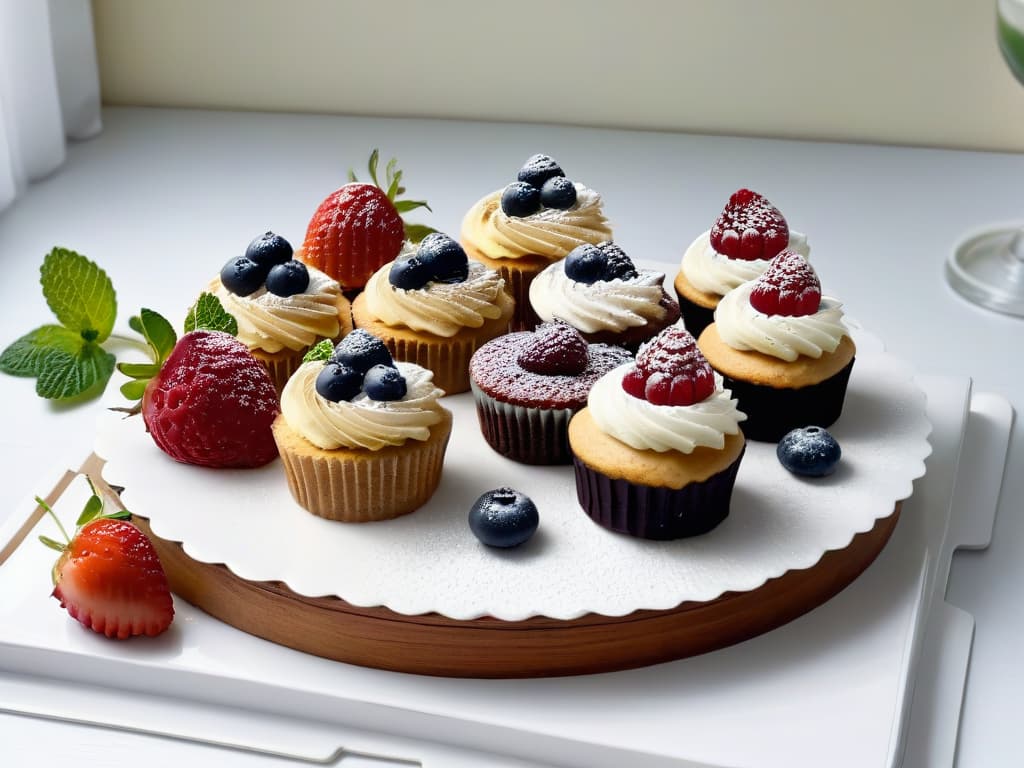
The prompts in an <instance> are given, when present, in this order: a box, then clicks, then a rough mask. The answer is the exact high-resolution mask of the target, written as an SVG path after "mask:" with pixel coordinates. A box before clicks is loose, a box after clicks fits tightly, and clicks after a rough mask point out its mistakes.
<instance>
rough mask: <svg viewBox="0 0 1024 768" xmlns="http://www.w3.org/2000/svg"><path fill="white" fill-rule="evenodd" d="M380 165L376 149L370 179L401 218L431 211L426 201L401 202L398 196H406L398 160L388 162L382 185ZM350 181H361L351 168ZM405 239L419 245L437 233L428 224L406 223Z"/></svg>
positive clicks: (349, 172)
mask: <svg viewBox="0 0 1024 768" xmlns="http://www.w3.org/2000/svg"><path fill="white" fill-rule="evenodd" d="M379 164H380V151H379V150H377V149H374V150H373V151H372V152H371V153H370V162H369V163H368V164H367V169H368V170H369V171H370V179H371V180H372V181H373V183H374V184H375V185H376V186H377V187H379V188H380V189H382V190H384V194H386V195H387V197H388V200H390V201H391V204H392V205H394V206H395V210H396V211H398V214H399V215H400V216H404V214H406V213H408V212H409V211H414V210H416V209H417V208H426V209H427V210H428V211H430V210H431V208H430V206H429V205H427V201H426V200H399V199H398V196H399V195H402V194H405V187H403V186H402V171H400V170H399V169H398V168H397V165H398V160H397V159H396V158H394V157H392V158H391V159H390V160H388V164H387V165H386V166H385V168H384V183H383V184H381V182H380V179H379V178H378V177H377V166H378V165H379ZM348 180H349V181H352V182H357V181H359V179H358V178H357V177H356V174H355V172H354V171H353V170H352V169H351V168H350V169H349V171H348ZM403 224H404V228H405V238H406V240H409V241H411V242H413V243H418V242H419V241H420V240H422V239H423V238H424V237H426V236H427V235H429V234H430V233H431V232H437V230H436V229H434V228H433V227H428V226H427V225H426V224H410V223H408V222H404V221H403Z"/></svg>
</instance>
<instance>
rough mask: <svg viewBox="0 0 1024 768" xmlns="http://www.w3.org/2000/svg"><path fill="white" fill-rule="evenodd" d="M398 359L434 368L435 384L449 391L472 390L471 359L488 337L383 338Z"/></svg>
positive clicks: (455, 392) (447, 392) (447, 393)
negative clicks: (427, 339)
mask: <svg viewBox="0 0 1024 768" xmlns="http://www.w3.org/2000/svg"><path fill="white" fill-rule="evenodd" d="M381 340H382V341H383V342H384V344H385V345H386V346H387V348H388V350H389V351H390V352H391V356H392V357H394V358H395V360H403V361H405V362H407V363H416V365H419V366H421V367H423V368H427V369H429V370H431V371H433V372H434V384H435V385H437V386H438V387H440V388H441V389H443V390H444V393H445V394H446V395H456V394H458V393H460V392H467V391H469V359H470V358H471V357H472V356H473V353H474V352H476V350H477V347H479V346H480V345H481V344H483V343H484V342H485V341H487V340H486V339H484V340H480V339H476V338H468V339H457V338H452V339H438V340H436V341H435V340H430V341H419V340H412V339H402V338H393V337H382V339H381Z"/></svg>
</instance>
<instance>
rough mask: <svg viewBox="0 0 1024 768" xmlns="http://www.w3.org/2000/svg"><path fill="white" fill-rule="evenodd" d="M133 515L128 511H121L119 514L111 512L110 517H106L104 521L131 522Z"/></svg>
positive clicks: (118, 511)
mask: <svg viewBox="0 0 1024 768" xmlns="http://www.w3.org/2000/svg"><path fill="white" fill-rule="evenodd" d="M131 517H132V513H131V512H129V511H128V510H127V509H119V510H117V512H111V513H110V514H109V515H104V516H103V519H104V520H130V519H131Z"/></svg>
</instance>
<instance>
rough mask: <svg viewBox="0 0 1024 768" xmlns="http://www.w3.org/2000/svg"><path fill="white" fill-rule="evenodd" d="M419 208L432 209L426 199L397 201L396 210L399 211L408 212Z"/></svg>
mask: <svg viewBox="0 0 1024 768" xmlns="http://www.w3.org/2000/svg"><path fill="white" fill-rule="evenodd" d="M417 208H426V209H427V210H428V211H430V210H431V209H430V206H429V205H427V201H426V200H399V201H398V202H396V203H395V210H396V211H398V212H399V213H408V212H409V211H414V210H416V209H417ZM431 212H433V211H431Z"/></svg>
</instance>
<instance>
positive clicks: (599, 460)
mask: <svg viewBox="0 0 1024 768" xmlns="http://www.w3.org/2000/svg"><path fill="white" fill-rule="evenodd" d="M743 418H744V416H743V414H742V413H741V412H740V411H739V410H737V407H736V401H735V400H734V399H732V397H731V396H730V392H729V390H728V389H725V388H723V386H722V379H721V377H720V376H718V375H716V374H715V373H714V371H712V369H711V366H710V365H708V362H707V360H705V359H704V356H703V355H701V353H700V351H699V350H698V349H697V345H696V342H695V341H694V339H693V336H692V335H691V334H690V333H689V332H688V331H686V330H685V329H684V328H683V327H682V326H681V325H675V326H670V327H669V328H666V329H665V330H664V331H662V332H661V333H660V334H659V335H658V336H656V337H655V338H654V339H653V340H652V341H650V342H649V343H648V344H645V345H644V346H643V347H642V348H641V350H640V353H639V354H638V355H637V358H636V361H635V362H632V363H626V364H625V365H621V366H619V367H618V368H615V369H614V370H612V371H610V372H609V373H607V374H605V375H604V376H602V377H601V378H600V379H599V380H598V381H597V382H596V383H595V384H594V386H593V387H592V388H591V390H590V396H589V397H588V398H587V407H586V408H584V409H583V410H581V411H580V412H579V413H577V414H576V415H575V416H574V417H573V418H572V421H571V422H570V423H569V446H570V448H571V450H572V453H573V466H574V469H575V474H576V495H577V498H578V499H579V503H580V506H581V507H582V508H583V511H584V512H586V513H587V515H589V516H590V518H591V519H592V520H593V521H594V522H596V523H597V524H598V525H601V526H603V527H605V528H608V529H609V530H612V531H616V532H618V533H624V534H627V535H630V536H637V537H640V538H645V539H679V538H684V537H687V536H696V535H699V534H702V533H707V532H708V531H710V530H711V529H713V528H714V527H715V526H717V525H718V524H719V523H721V522H722V521H723V520H724V519H725V518H726V516H728V514H729V503H730V500H731V498H732V489H733V485H734V483H735V481H736V474H737V472H738V471H739V466H740V461H741V460H742V458H743V453H744V450H745V448H746V442H745V440H744V437H743V432H742V431H741V430H740V427H739V423H740V422H741V421H742V420H743Z"/></svg>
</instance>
